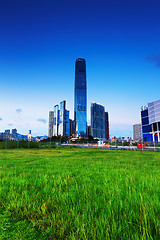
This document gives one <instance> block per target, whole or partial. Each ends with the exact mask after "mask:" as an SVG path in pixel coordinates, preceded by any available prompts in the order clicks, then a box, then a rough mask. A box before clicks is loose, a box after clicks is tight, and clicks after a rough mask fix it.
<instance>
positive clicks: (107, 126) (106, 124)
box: [105, 112, 109, 140]
mask: <svg viewBox="0 0 160 240" xmlns="http://www.w3.org/2000/svg"><path fill="white" fill-rule="evenodd" d="M105 138H106V140H108V139H109V114H108V112H105Z"/></svg>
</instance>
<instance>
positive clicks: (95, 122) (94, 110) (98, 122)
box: [91, 103, 105, 139]
mask: <svg viewBox="0 0 160 240" xmlns="http://www.w3.org/2000/svg"><path fill="white" fill-rule="evenodd" d="M91 134H92V137H94V138H99V139H105V109H104V106H102V105H101V104H98V103H92V104H91Z"/></svg>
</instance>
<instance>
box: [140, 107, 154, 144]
mask: <svg viewBox="0 0 160 240" xmlns="http://www.w3.org/2000/svg"><path fill="white" fill-rule="evenodd" d="M141 124H142V136H143V141H144V142H153V137H152V126H151V124H149V116H148V108H147V107H144V108H142V109H141Z"/></svg>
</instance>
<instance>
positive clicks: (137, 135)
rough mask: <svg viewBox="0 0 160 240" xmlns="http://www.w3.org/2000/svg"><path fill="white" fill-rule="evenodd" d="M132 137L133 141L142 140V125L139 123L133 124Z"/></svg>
mask: <svg viewBox="0 0 160 240" xmlns="http://www.w3.org/2000/svg"><path fill="white" fill-rule="evenodd" d="M133 139H134V140H135V141H142V125H141V123H139V124H134V125H133Z"/></svg>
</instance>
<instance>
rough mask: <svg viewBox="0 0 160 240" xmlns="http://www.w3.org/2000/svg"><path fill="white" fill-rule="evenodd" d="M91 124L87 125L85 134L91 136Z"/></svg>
mask: <svg viewBox="0 0 160 240" xmlns="http://www.w3.org/2000/svg"><path fill="white" fill-rule="evenodd" d="M91 135H92V133H91V126H87V136H91Z"/></svg>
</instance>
